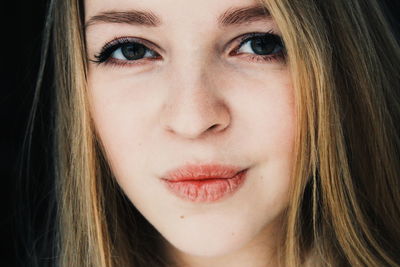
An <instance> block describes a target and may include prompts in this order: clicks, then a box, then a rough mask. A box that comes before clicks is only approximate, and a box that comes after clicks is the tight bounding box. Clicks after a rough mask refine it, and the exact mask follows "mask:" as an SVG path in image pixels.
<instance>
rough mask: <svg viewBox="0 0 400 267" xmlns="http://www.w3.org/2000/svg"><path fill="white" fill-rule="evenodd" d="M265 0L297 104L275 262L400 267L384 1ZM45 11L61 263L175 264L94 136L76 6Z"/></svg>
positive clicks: (397, 77)
mask: <svg viewBox="0 0 400 267" xmlns="http://www.w3.org/2000/svg"><path fill="white" fill-rule="evenodd" d="M260 2H261V3H262V4H264V5H265V6H266V8H268V10H269V11H270V13H271V15H272V16H273V18H274V19H275V21H276V23H277V25H278V27H279V28H280V30H281V32H282V37H283V40H284V43H285V46H286V50H287V53H288V64H289V69H290V71H291V75H292V81H293V87H294V89H295V101H296V103H295V104H296V114H297V122H296V123H297V135H296V142H295V144H296V146H295V151H296V157H295V159H296V160H295V165H294V166H295V168H294V171H293V176H292V177H294V180H293V183H292V187H291V188H290V192H291V198H290V203H289V206H288V208H287V210H286V213H285V214H286V218H285V224H284V230H285V231H284V232H285V238H284V240H282V243H281V247H280V248H279V251H280V256H281V263H282V266H400V253H399V251H398V248H399V247H400V230H399V228H398V225H400V204H399V200H400V192H399V191H400V185H399V183H400V182H399V180H400V176H399V175H400V156H399V155H400V136H399V133H400V128H399V125H398V124H396V123H398V122H399V121H400V95H399V91H398V89H399V88H400V74H399V71H398V66H400V49H399V44H398V42H397V41H396V40H395V38H394V36H393V33H392V32H391V29H390V27H389V25H388V23H387V21H386V19H385V17H384V14H383V13H382V10H381V7H380V6H379V5H378V2H377V1H376V0H369V1H366V0H352V1H349V0H331V1H321V2H317V1H313V0H301V1H300V0H268V1H266V0H265V1H261V0H260ZM49 18H51V19H54V21H53V28H52V29H53V31H52V34H53V51H54V63H55V66H54V67H55V68H54V69H55V75H54V77H55V88H56V106H57V112H56V129H55V130H56V139H55V144H56V161H57V166H56V179H57V180H56V181H57V182H56V184H57V188H56V189H57V194H58V197H57V202H58V204H59V206H58V226H59V228H58V229H59V230H58V233H59V238H58V239H57V242H56V246H57V247H58V248H59V251H58V255H57V256H58V257H57V261H58V265H59V266H65V267H67V266H68V267H73V266H96V267H100V266H101V267H106V266H107V267H111V266H170V264H171V263H170V262H169V259H168V258H167V257H166V255H165V254H164V251H163V247H162V245H161V244H162V242H161V239H162V237H161V235H159V234H158V232H157V231H156V230H155V229H154V228H153V227H152V226H151V225H150V224H149V223H148V222H147V221H146V220H145V219H144V218H143V217H142V216H141V215H140V213H139V212H138V211H137V210H135V208H134V207H133V205H132V204H131V203H130V202H129V200H127V198H126V197H125V196H124V195H123V193H122V192H121V190H120V189H119V187H118V185H117V184H116V183H115V181H114V179H113V177H112V173H111V172H110V170H109V168H108V165H107V162H106V160H105V159H104V157H103V153H102V147H101V143H99V141H98V139H97V138H96V136H97V134H96V131H95V127H94V125H93V122H92V120H91V116H90V112H89V109H88V106H89V105H88V98H87V84H86V72H87V65H86V63H87V62H86V60H87V59H86V52H85V38H84V27H83V9H82V3H81V2H79V1H78V0H69V1H67V0H63V1H60V0H58V1H53V2H52V5H51V6H50V16H49ZM138 229H140V231H139V230H138ZM152 251H153V252H152ZM154 251H155V252H154Z"/></svg>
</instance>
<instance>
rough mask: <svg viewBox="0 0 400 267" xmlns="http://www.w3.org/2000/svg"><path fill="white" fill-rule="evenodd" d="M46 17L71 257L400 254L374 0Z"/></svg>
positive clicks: (391, 260) (60, 12)
mask: <svg viewBox="0 0 400 267" xmlns="http://www.w3.org/2000/svg"><path fill="white" fill-rule="evenodd" d="M48 23H49V24H48V25H47V26H48V28H47V29H48V30H50V29H51V33H52V38H51V44H52V46H51V47H52V52H53V54H52V55H53V59H54V71H55V73H54V81H55V86H54V92H55V102H54V103H55V105H56V117H55V138H54V144H55V147H56V149H55V152H54V153H55V158H56V160H55V175H56V180H55V181H56V189H57V191H56V192H57V198H56V199H57V204H58V208H57V211H58V212H57V216H58V217H57V218H58V220H57V222H58V224H57V225H58V228H57V235H56V236H57V238H56V239H55V244H54V247H55V248H57V251H56V255H57V257H56V259H57V260H56V262H57V264H58V265H60V266H191V267H193V266H255V267H257V266H400V258H399V255H400V253H399V250H398V248H399V247H400V243H399V240H400V230H399V229H398V227H397V226H398V225H399V223H400V206H399V204H398V203H399V198H400V193H399V190H400V187H399V173H400V157H399V152H400V136H399V132H400V129H399V126H398V123H397V122H398V121H399V119H400V95H399V91H398V88H399V85H400V84H399V82H400V76H399V71H398V66H399V64H400V50H399V44H398V42H397V41H396V40H395V38H394V37H393V33H392V32H391V31H390V29H389V26H388V23H387V21H386V20H385V18H384V15H383V14H382V11H381V7H380V6H379V5H378V2H377V1H375V0H369V1H366V0H351V1H348V0H330V1H323V2H320V1H313V0H302V1H290V0H265V1H253V0H234V1H232V0H224V1H211V0H210V1H208V0H207V1H195V0H193V1H187V0H186V1H178V0H166V1H155V0H148V1H134V0H119V1H104V0H92V1H73V0H69V1H66V0H64V1H58V0H54V1H51V3H50V7H49V17H48ZM49 40H50V39H49Z"/></svg>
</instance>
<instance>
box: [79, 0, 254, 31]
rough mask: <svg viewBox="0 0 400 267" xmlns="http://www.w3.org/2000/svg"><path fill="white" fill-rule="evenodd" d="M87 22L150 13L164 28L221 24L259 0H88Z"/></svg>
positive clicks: (86, 6) (86, 9) (86, 1)
mask: <svg viewBox="0 0 400 267" xmlns="http://www.w3.org/2000/svg"><path fill="white" fill-rule="evenodd" d="M84 4H85V21H86V22H88V20H90V19H91V18H93V17H95V16H96V15H98V14H101V13H104V12H109V11H130V10H136V11H141V12H146V13H147V12H150V13H151V14H153V15H155V17H156V19H159V22H161V24H163V25H168V24H173V23H185V24H193V25H194V26H195V25H198V26H200V25H199V23H208V24H210V23H213V24H216V23H218V19H220V18H221V17H222V16H223V14H224V13H226V12H227V11H229V9H234V8H241V7H243V8H245V7H250V6H253V7H254V6H259V5H260V1H257V0H85V1H84Z"/></svg>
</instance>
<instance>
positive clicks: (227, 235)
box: [164, 222, 257, 257]
mask: <svg viewBox="0 0 400 267" xmlns="http://www.w3.org/2000/svg"><path fill="white" fill-rule="evenodd" d="M181 226H182V225H181ZM237 226H238V225H236V227H235V225H225V226H220V225H218V224H217V225H215V224H214V227H213V226H212V223H211V222H210V223H209V225H207V226H206V227H203V228H201V227H196V226H195V225H194V224H190V225H187V227H186V229H182V227H181V228H180V229H178V230H175V231H171V232H169V233H168V234H167V235H164V237H165V238H166V239H167V240H168V242H169V243H170V245H172V246H173V249H176V250H178V253H179V252H180V253H184V254H189V255H192V256H198V257H218V256H223V255H225V254H229V253H232V252H234V251H236V250H238V249H240V248H242V247H244V246H246V245H247V244H248V243H250V242H251V241H252V240H253V239H254V237H255V236H256V235H257V231H251V229H250V228H249V227H248V225H247V227H237ZM244 226H246V225H244Z"/></svg>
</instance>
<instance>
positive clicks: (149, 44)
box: [100, 36, 165, 53]
mask: <svg viewBox="0 0 400 267" xmlns="http://www.w3.org/2000/svg"><path fill="white" fill-rule="evenodd" d="M126 43H139V44H142V45H144V46H146V48H148V49H150V50H154V51H155V50H159V51H161V52H165V50H164V49H162V48H161V47H160V46H158V45H157V44H155V43H153V42H152V41H149V40H146V39H143V38H140V37H129V36H126V37H117V38H114V39H113V40H111V41H109V42H107V43H106V44H105V45H104V46H103V48H102V49H101V52H102V51H105V50H106V49H108V48H110V47H115V46H117V48H119V47H120V46H121V45H123V44H126ZM101 52H100V53H101Z"/></svg>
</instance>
